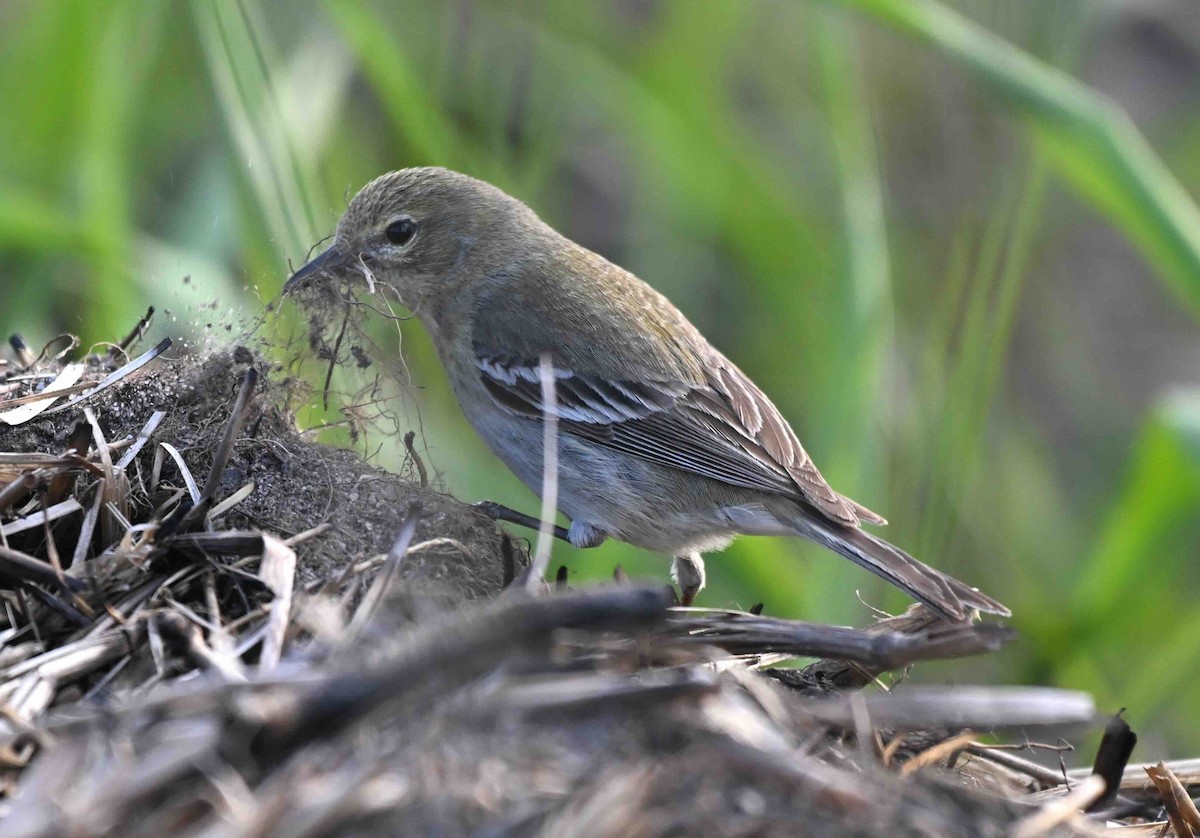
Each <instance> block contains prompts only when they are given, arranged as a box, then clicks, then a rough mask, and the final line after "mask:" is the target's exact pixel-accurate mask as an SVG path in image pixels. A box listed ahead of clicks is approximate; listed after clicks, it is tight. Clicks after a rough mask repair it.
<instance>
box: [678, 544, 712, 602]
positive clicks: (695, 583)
mask: <svg viewBox="0 0 1200 838" xmlns="http://www.w3.org/2000/svg"><path fill="white" fill-rule="evenodd" d="M671 577H672V578H673V579H674V580H675V583H676V584H677V585H679V604H680V605H682V606H684V607H689V606H691V605H692V603H694V602H695V601H696V594H698V593H700V589H701V588H703V587H704V559H702V558H700V554H698V553H696V554H694V555H691V556H676V557H675V559H674V560H673V561H672V562H671Z"/></svg>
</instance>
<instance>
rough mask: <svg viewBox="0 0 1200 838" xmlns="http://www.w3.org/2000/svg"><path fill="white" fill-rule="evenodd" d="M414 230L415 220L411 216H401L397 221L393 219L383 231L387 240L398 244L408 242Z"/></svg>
mask: <svg viewBox="0 0 1200 838" xmlns="http://www.w3.org/2000/svg"><path fill="white" fill-rule="evenodd" d="M416 232H417V222H415V221H413V220H412V219H411V218H401V219H399V220H397V221H393V222H392V223H391V224H389V225H388V226H387V229H386V230H384V231H383V233H384V235H385V236H387V239H388V241H390V242H391V243H392V244H400V245H404V244H408V243H409V241H410V240H412V237H413V235H414V234H415V233H416Z"/></svg>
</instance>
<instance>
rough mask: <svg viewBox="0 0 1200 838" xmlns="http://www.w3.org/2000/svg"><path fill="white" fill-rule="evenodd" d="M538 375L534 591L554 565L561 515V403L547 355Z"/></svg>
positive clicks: (529, 582) (531, 571) (529, 583)
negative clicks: (539, 473) (539, 439)
mask: <svg viewBox="0 0 1200 838" xmlns="http://www.w3.org/2000/svg"><path fill="white" fill-rule="evenodd" d="M538 377H539V378H540V379H541V382H542V523H541V526H540V527H539V528H538V538H537V548H536V549H535V550H534V552H533V566H532V567H531V568H530V569H529V577H528V580H527V586H528V588H529V590H530V591H536V590H537V589H538V586H539V585H541V582H542V579H543V578H544V577H545V575H546V568H548V567H549V566H550V550H551V547H552V545H553V543H554V518H555V516H556V515H557V514H558V402H557V400H556V393H555V381H554V363H553V362H552V361H551V360H550V356H549V355H547V354H543V355H542V356H541V358H540V359H539V361H538Z"/></svg>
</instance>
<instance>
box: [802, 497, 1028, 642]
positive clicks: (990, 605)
mask: <svg viewBox="0 0 1200 838" xmlns="http://www.w3.org/2000/svg"><path fill="white" fill-rule="evenodd" d="M795 525H796V526H797V527H798V529H799V530H800V532H801V533H802V534H803V535H804V536H806V537H807V538H810V539H812V540H813V541H815V542H817V543H818V544H821V545H823V546H825V547H828V548H829V549H830V550H833V551H834V552H835V553H837V554H839V555H842V556H845V557H846V558H847V559H849V560H850V561H852V562H854V563H855V564H857V565H859V566H861V567H865V568H866V569H867V570H869V571H871V572H872V573H874V574H876V575H877V576H882V577H883V578H884V579H886V580H887V581H888V582H891V583H892V584H893V585H895V586H896V587H897V588H899V589H900V590H902V591H904V592H906V593H908V594H910V595H911V596H912V597H913V598H914V599H916V600H917V601H918V602H921V603H924V604H925V605H927V606H929V607H930V608H931V609H933V610H934V611H936V612H937V613H938V614H941V615H942V616H943V617H946V618H947V619H950V620H964V619H966V618H967V616H968V614H969V613H970V611H971V610H972V609H978V610H979V611H985V612H987V613H989V614H999V615H1000V616H1003V617H1008V616H1010V614H1011V613H1012V612H1010V611H1009V610H1008V609H1007V608H1005V607H1004V606H1003V605H1001V604H1000V603H999V602H997V601H996V600H994V599H992V598H991V597H990V596H987V595H986V594H983V593H980V592H979V591H978V590H977V589H975V588H972V587H971V586H970V585H967V584H966V583H965V582H960V581H958V580H957V579H955V578H954V577H953V576H948V575H946V574H945V573H942V572H941V571H940V570H936V569H934V568H932V567H930V566H929V565H927V564H925V563H923V562H920V561H917V560H916V559H914V558H913V557H912V556H910V555H908V553H905V552H904V551H903V550H901V549H900V548H899V547H896V546H895V545H893V544H889V543H888V542H886V541H884V540H883V539H882V538H876V537H875V536H873V535H871V534H870V533H868V532H864V531H863V530H861V529H858V528H856V527H844V526H841V525H840V524H836V523H834V522H832V521H825V520H820V519H817V518H815V516H813V517H810V516H807V515H806V516H804V518H803V519H801V520H800V521H798V522H796V523H795Z"/></svg>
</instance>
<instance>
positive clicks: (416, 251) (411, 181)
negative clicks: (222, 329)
mask: <svg viewBox="0 0 1200 838" xmlns="http://www.w3.org/2000/svg"><path fill="white" fill-rule="evenodd" d="M542 226H543V225H542V224H541V222H540V221H538V219H537V216H535V215H534V214H533V212H532V211H531V210H530V209H529V208H528V207H526V206H525V205H524V204H522V203H521V202H520V201H518V200H516V199H515V198H512V197H511V196H509V195H507V194H505V193H504V192H502V191H501V190H499V189H497V188H496V187H494V186H492V185H491V184H488V183H485V182H483V181H481V180H476V179H475V178H472V177H468V176H467V175H463V174H459V173H458V172H452V171H449V170H448V169H441V168H416V169H401V170H400V171H397V172H390V173H389V174H386V175H383V176H381V177H378V178H376V179H375V180H373V181H371V182H370V183H368V184H367V185H366V186H364V187H363V188H362V190H361V191H360V192H359V193H358V194H357V195H355V196H354V199H353V200H352V201H351V202H350V206H349V207H347V208H346V212H345V214H344V215H343V216H342V219H341V221H339V222H338V225H337V231H336V233H335V234H334V237H333V244H332V245H331V246H330V247H329V249H328V250H325V251H324V252H323V253H320V254H319V255H317V256H316V257H314V258H313V259H312V260H311V261H309V262H308V264H306V265H305V266H304V267H302V268H300V269H299V270H298V271H296V272H295V274H293V275H292V277H291V278H290V279H289V280H288V281H287V284H285V285H284V287H283V293H284V294H291V293H294V292H296V291H298V290H300V289H303V288H309V287H323V286H326V285H332V284H335V283H345V282H347V281H348V280H350V281H353V280H355V279H361V280H362V281H363V282H364V283H365V284H366V285H368V286H373V285H375V284H379V285H383V286H387V287H389V288H390V289H392V290H393V291H394V292H395V294H396V295H397V296H398V297H399V299H400V301H401V302H402V303H403V304H404V305H405V306H407V307H408V308H410V309H413V310H416V311H418V313H420V309H421V307H422V306H423V305H426V304H429V303H432V304H435V305H436V304H437V303H438V302H439V301H440V300H442V299H445V298H446V297H447V296H449V295H452V294H455V293H458V292H459V291H460V290H461V289H462V288H463V286H464V284H467V283H470V282H472V281H475V280H477V279H478V278H480V277H486V276H488V275H489V274H490V273H493V272H495V271H498V270H502V269H503V268H504V266H505V265H506V264H508V263H511V262H512V261H514V260H517V259H520V258H521V256H522V252H521V248H522V247H523V246H526V245H527V243H528V242H529V241H530V234H531V233H536V232H537V231H538V229H539V228H541V227H542Z"/></svg>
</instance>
